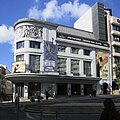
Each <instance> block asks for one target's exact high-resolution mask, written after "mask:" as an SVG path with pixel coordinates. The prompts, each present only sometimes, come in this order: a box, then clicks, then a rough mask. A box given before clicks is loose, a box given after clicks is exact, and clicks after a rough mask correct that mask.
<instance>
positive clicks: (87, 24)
mask: <svg viewBox="0 0 120 120" xmlns="http://www.w3.org/2000/svg"><path fill="white" fill-rule="evenodd" d="M74 28H77V29H81V30H85V31H89V32H93V24H92V8H90V9H89V10H88V11H87V12H86V13H85V14H84V15H82V16H81V17H80V18H79V19H78V20H77V21H76V22H75V23H74Z"/></svg>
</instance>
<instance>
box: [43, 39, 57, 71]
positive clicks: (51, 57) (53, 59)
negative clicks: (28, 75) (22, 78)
mask: <svg viewBox="0 0 120 120" xmlns="http://www.w3.org/2000/svg"><path fill="white" fill-rule="evenodd" d="M44 71H57V45H55V44H53V42H51V41H44Z"/></svg>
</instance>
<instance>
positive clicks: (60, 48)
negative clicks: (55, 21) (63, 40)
mask: <svg viewBox="0 0 120 120" xmlns="http://www.w3.org/2000/svg"><path fill="white" fill-rule="evenodd" d="M65 49H66V47H65V46H63V45H58V51H59V52H65Z"/></svg>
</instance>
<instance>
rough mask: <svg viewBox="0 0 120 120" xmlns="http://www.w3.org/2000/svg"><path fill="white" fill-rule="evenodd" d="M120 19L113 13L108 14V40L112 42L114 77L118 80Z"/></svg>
mask: <svg viewBox="0 0 120 120" xmlns="http://www.w3.org/2000/svg"><path fill="white" fill-rule="evenodd" d="M119 28H120V19H119V18H117V17H114V16H111V15H109V14H108V15H107V30H108V42H109V43H110V48H111V49H110V50H111V53H112V54H111V56H112V61H111V62H112V63H111V68H112V71H111V72H112V79H113V80H116V75H115V71H114V67H115V66H116V64H118V63H120V37H119V36H120V30H119Z"/></svg>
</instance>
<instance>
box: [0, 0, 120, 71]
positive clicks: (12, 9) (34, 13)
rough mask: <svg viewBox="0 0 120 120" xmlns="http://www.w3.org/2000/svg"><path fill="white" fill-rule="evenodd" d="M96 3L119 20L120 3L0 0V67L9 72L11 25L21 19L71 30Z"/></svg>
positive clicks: (105, 0)
mask: <svg viewBox="0 0 120 120" xmlns="http://www.w3.org/2000/svg"><path fill="white" fill-rule="evenodd" d="M96 2H101V3H103V4H104V5H105V7H106V8H111V9H112V14H113V16H116V17H118V18H120V6H119V5H120V0H0V64H2V65H6V66H7V67H8V69H9V70H12V63H13V62H14V29H13V25H14V23H15V22H16V21H17V20H19V19H21V18H35V19H38V20H44V21H48V22H53V23H57V24H61V25H65V26H70V27H73V24H74V22H75V21H76V20H77V19H78V18H79V17H81V16H82V15H83V14H84V13H85V12H86V11H87V10H88V9H89V8H90V7H92V6H93V5H94V4H95V3H96Z"/></svg>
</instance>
